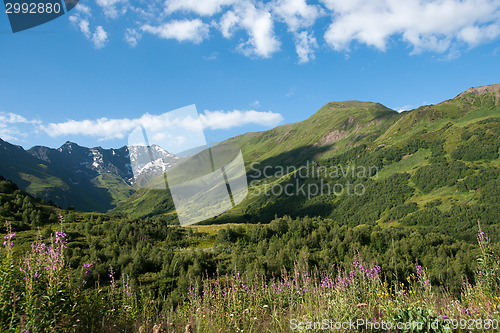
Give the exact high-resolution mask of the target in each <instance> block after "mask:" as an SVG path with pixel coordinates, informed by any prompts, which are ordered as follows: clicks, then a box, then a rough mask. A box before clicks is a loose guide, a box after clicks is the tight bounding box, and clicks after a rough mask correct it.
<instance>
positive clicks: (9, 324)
mask: <svg viewBox="0 0 500 333" xmlns="http://www.w3.org/2000/svg"><path fill="white" fill-rule="evenodd" d="M60 219H61V225H60V229H59V231H56V232H53V233H52V234H50V235H49V237H47V238H42V236H41V235H40V234H38V236H37V237H36V239H35V240H34V241H33V243H32V244H31V245H30V247H29V250H28V251H25V252H24V253H23V255H22V256H17V257H16V256H15V255H14V253H15V252H14V250H15V247H16V237H17V235H16V233H15V232H14V231H12V229H11V226H10V225H6V231H7V233H6V234H5V235H4V237H3V239H4V242H3V249H2V251H1V262H0V309H1V312H0V313H1V315H0V331H1V332H30V333H31V332H289V331H322V330H326V329H327V330H336V331H342V332H351V331H358V332H370V331H380V330H384V331H390V332H463V331H481V332H482V331H491V332H494V331H498V329H499V324H500V323H499V322H500V257H499V255H498V253H495V250H494V247H493V244H492V243H491V241H490V239H489V238H488V235H487V234H485V233H484V232H483V231H482V229H481V226H480V225H478V233H477V242H478V248H479V252H478V256H477V269H476V270H475V271H474V274H473V275H474V276H473V279H474V282H472V281H470V280H469V279H468V278H466V277H463V279H462V281H461V285H462V286H461V288H460V292H459V293H454V292H451V291H450V290H449V289H448V286H447V285H446V284H444V283H442V282H440V283H435V282H434V283H432V282H431V279H430V278H429V276H428V272H427V269H426V268H425V267H422V266H421V265H420V264H419V263H418V262H415V263H414V264H413V270H412V271H413V272H410V273H408V274H407V275H406V277H405V278H404V279H399V278H397V277H396V278H393V279H389V275H390V274H391V273H390V272H384V271H383V270H382V268H381V266H379V265H378V264H377V263H376V262H367V261H364V260H363V258H362V257H361V255H360V254H359V253H358V254H356V256H355V260H353V261H352V262H351V263H350V264H346V265H340V264H339V265H335V266H332V267H331V269H328V270H319V269H318V268H317V266H316V267H314V266H312V265H310V264H309V262H308V259H307V257H301V258H299V259H298V260H297V261H295V262H294V263H293V268H292V269H286V268H284V267H283V268H282V269H281V270H280V274H276V275H274V274H273V276H271V277H266V276H265V275H263V274H259V273H254V274H244V273H240V272H239V270H237V269H235V270H234V271H232V272H230V273H226V274H219V271H218V270H217V271H216V272H215V273H213V274H209V273H207V272H205V274H201V275H196V276H188V284H187V288H185V290H183V291H182V297H181V300H180V301H179V303H178V304H177V305H176V306H172V305H171V304H170V303H168V302H166V301H165V300H166V297H167V296H168V295H167V294H164V295H162V294H159V295H153V294H152V293H151V291H149V292H148V291H146V290H145V289H143V288H141V287H140V286H138V285H133V284H132V283H131V279H130V277H129V276H127V275H126V274H122V275H121V276H120V277H118V276H117V275H116V272H114V270H113V267H112V266H110V267H109V271H108V279H106V281H100V280H97V281H94V282H93V284H92V285H90V283H91V282H90V280H91V279H90V276H91V273H92V270H93V269H94V266H95V262H89V263H86V264H83V265H82V266H81V267H79V268H78V269H77V271H78V274H72V273H75V269H72V268H71V267H70V265H69V264H68V260H67V244H68V236H67V235H66V233H65V232H64V223H63V221H62V220H63V219H62V217H60ZM389 281H391V282H389Z"/></svg>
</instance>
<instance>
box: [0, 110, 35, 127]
mask: <svg viewBox="0 0 500 333" xmlns="http://www.w3.org/2000/svg"><path fill="white" fill-rule="evenodd" d="M40 123H41V121H40V120H28V119H26V118H25V117H23V116H21V115H18V114H16V113H12V112H0V125H7V124H40Z"/></svg>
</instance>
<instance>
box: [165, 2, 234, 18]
mask: <svg viewBox="0 0 500 333" xmlns="http://www.w3.org/2000/svg"><path fill="white" fill-rule="evenodd" d="M235 2H237V0H202V1H200V0H170V1H166V3H165V4H166V8H165V11H166V12H167V13H173V12H176V11H184V12H192V13H196V14H198V15H201V16H212V15H214V14H217V13H219V12H220V11H221V10H222V8H223V7H224V6H228V5H231V4H233V3H235Z"/></svg>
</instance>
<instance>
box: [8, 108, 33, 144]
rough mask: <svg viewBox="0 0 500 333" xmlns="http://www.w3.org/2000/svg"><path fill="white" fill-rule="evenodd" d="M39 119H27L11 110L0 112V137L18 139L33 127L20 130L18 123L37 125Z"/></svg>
mask: <svg viewBox="0 0 500 333" xmlns="http://www.w3.org/2000/svg"><path fill="white" fill-rule="evenodd" d="M40 123H41V122H40V121H39V120H28V119H26V118H25V117H23V116H21V115H18V114H16V113H12V112H0V138H2V139H3V140H7V141H18V140H19V139H20V137H24V138H25V137H27V136H28V133H29V132H31V131H32V129H33V128H29V129H28V130H21V129H19V128H18V127H17V125H20V124H28V125H38V124H40Z"/></svg>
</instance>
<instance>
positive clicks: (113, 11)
mask: <svg viewBox="0 0 500 333" xmlns="http://www.w3.org/2000/svg"><path fill="white" fill-rule="evenodd" d="M96 3H97V4H98V5H99V6H100V7H101V8H102V9H103V11H104V15H106V16H107V17H109V18H112V19H116V18H118V17H120V16H122V15H124V14H125V13H126V12H127V10H128V8H129V4H128V1H127V0H96Z"/></svg>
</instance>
